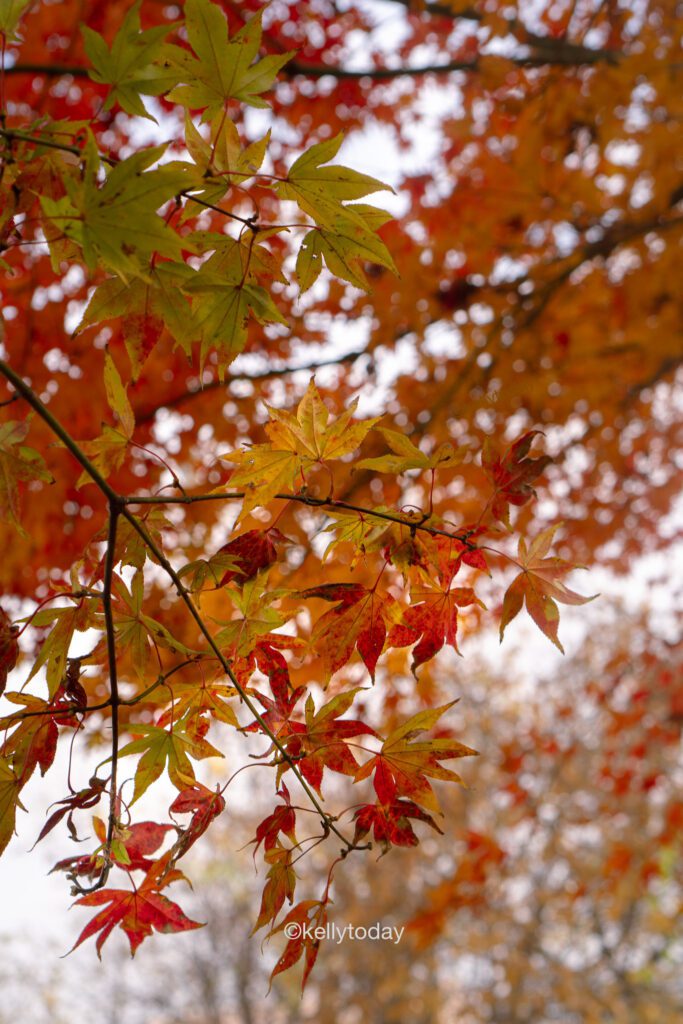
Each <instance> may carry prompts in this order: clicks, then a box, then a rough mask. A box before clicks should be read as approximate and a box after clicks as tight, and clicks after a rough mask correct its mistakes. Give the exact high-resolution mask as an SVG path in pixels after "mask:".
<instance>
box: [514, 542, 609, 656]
mask: <svg viewBox="0 0 683 1024" xmlns="http://www.w3.org/2000/svg"><path fill="white" fill-rule="evenodd" d="M561 525H562V524H561V523H557V524H556V525H555V526H550V527H548V529H547V530H543V532H542V533H539V534H538V536H537V537H536V538H535V539H534V540H533V541H532V542H531V545H530V547H529V548H528V549H527V546H526V542H525V540H524V538H523V537H520V538H519V544H518V549H517V551H518V554H517V559H518V562H519V565H520V567H521V568H522V572H520V573H519V575H518V576H516V577H515V579H514V580H513V581H512V583H511V584H510V586H509V587H508V589H507V590H506V592H505V597H504V599H503V610H502V613H501V619H500V639H501V640H502V639H503V634H504V633H505V628H506V626H507V625H508V624H509V623H510V622H512V620H513V619H514V618H515V616H516V615H518V614H519V612H520V611H521V609H522V605H523V604H524V603H526V609H527V611H528V613H529V615H530V616H531V618H532V619H533V620H534V622H535V623H536V625H537V626H538V628H539V629H540V630H541V632H542V633H545V635H546V636H547V637H548V639H549V640H551V641H552V642H553V643H554V644H555V646H556V647H557V648H559V650H560V651H562V653H563V654H564V647H563V646H562V644H561V643H560V641H559V639H558V636H557V630H558V626H559V624H560V611H559V608H558V607H557V604H556V603H555V602H556V601H560V602H561V603H562V604H574V605H578V604H586V603H587V602H588V601H593V600H594V599H595V598H596V597H597V596H598V595H597V594H593V595H592V596H591V597H583V596H582V595H581V594H576V593H574V591H573V590H569V588H568V587H566V586H565V585H564V583H562V582H561V580H560V579H559V578H558V577H560V576H566V575H567V573H570V572H573V571H574V569H583V568H585V566H581V565H572V564H571V563H570V562H566V561H565V560H564V559H563V558H546V557H545V556H546V555H547V554H548V551H549V550H550V546H551V544H552V541H553V537H554V535H555V532H556V531H557V530H558V529H559V527H560V526H561Z"/></svg>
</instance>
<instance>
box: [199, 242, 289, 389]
mask: <svg viewBox="0 0 683 1024" xmlns="http://www.w3.org/2000/svg"><path fill="white" fill-rule="evenodd" d="M212 258H213V257H212ZM210 262H211V261H210V260H209V261H207V264H205V266H204V267H202V270H201V271H200V273H198V274H197V275H196V277H195V279H194V280H193V281H192V282H191V284H190V285H188V291H191V292H195V293H198V294H197V295H196V298H195V300H194V302H193V304H192V312H193V316H194V322H195V324H196V327H197V330H198V332H199V336H200V338H201V342H202V345H201V356H200V361H201V364H202V366H203V365H204V362H205V360H206V357H207V355H208V353H209V352H210V351H211V349H216V351H217V353H218V372H219V376H220V375H222V374H223V372H224V370H225V368H226V367H227V366H228V365H229V364H230V363H231V362H232V360H233V359H234V358H235V356H237V355H239V353H240V352H241V351H242V350H243V348H244V346H245V345H246V342H247V327H248V324H249V319H250V316H253V317H254V319H255V320H257V321H258V322H259V323H260V324H264V323H280V324H286V323H287V321H286V320H285V318H284V316H283V315H282V313H281V312H280V310H279V309H278V308H277V306H276V305H275V303H274V302H273V299H272V297H271V295H270V293H269V292H267V291H266V289H265V288H263V287H261V285H256V284H247V283H246V282H243V281H238V282H237V283H233V282H230V280H226V279H225V278H224V277H223V276H221V275H219V274H218V273H216V272H214V271H213V270H212V267H211V266H209V263H210Z"/></svg>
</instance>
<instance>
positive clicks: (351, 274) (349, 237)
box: [296, 203, 397, 292]
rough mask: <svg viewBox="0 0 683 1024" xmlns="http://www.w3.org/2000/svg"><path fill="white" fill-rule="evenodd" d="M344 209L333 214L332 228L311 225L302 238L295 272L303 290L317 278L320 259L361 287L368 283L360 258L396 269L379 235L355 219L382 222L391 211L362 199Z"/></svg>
mask: <svg viewBox="0 0 683 1024" xmlns="http://www.w3.org/2000/svg"><path fill="white" fill-rule="evenodd" d="M343 210H344V213H343V214H337V215H336V216H335V217H333V218H332V226H333V230H328V229H326V228H314V229H313V230H312V231H310V232H309V233H308V234H307V235H306V236H305V238H304V240H303V241H302V243H301V248H300V250H299V255H298V256H297V261H296V275H297V278H298V279H299V287H300V288H301V291H302V292H305V291H306V290H307V289H308V288H310V287H311V285H312V284H313V283H314V281H315V280H316V279H317V277H318V274H319V273H320V271H321V270H322V259H324V260H325V264H326V266H327V269H328V270H329V271H330V272H331V273H332V274H334V275H335V276H336V277H341V278H342V279H343V280H344V281H349V282H350V283H351V284H354V285H356V287H357V288H362V289H363V290H364V291H369V290H370V285H369V283H368V279H367V277H366V276H365V273H364V271H363V267H362V263H363V262H366V263H376V264H379V265H380V266H382V267H386V268H387V270H391V271H392V272H393V273H394V274H396V273H397V270H396V266H395V264H394V261H393V260H392V258H391V254H390V253H389V250H388V249H387V247H386V246H385V244H384V242H383V241H382V239H381V238H380V237H379V235H377V234H375V232H374V230H370V228H369V227H364V226H363V225H361V224H359V223H358V219H357V218H358V217H361V218H363V220H366V221H368V223H369V224H376V225H377V226H381V225H382V224H385V223H386V222H387V221H388V220H391V215H390V214H388V213H386V212H385V211H384V210H378V209H376V208H375V207H374V206H368V205H366V204H365V203H355V204H354V205H352V206H345V207H343ZM348 211H351V214H352V215H353V218H354V219H353V220H352V219H350V218H349V216H348V215H347V212H348Z"/></svg>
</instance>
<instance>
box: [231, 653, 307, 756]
mask: <svg viewBox="0 0 683 1024" xmlns="http://www.w3.org/2000/svg"><path fill="white" fill-rule="evenodd" d="M253 654H254V658H255V661H256V664H257V666H258V668H259V669H260V670H261V672H263V673H264V675H266V676H267V677H268V682H269V683H270V688H271V691H272V693H273V697H274V698H275V699H274V700H272V699H271V698H270V697H266V696H265V694H263V693H260V692H259V691H258V690H255V691H254V693H255V696H256V697H257V698H258V700H259V701H260V703H261V704H262V705H263V707H264V708H266V713H265V715H263V716H262V717H263V720H264V722H265V724H266V725H267V727H268V729H270V731H271V733H273V734H274V735H275V736H278V737H279V738H281V737H282V736H287V735H289V734H290V733H291V732H293V731H297V730H298V731H299V732H303V731H304V730H305V728H306V727H305V726H304V725H303V724H302V723H300V722H299V723H296V722H295V723H292V722H290V716H291V714H292V711H293V709H294V706H295V704H296V703H297V701H298V699H299V696H300V694H299V695H297V693H296V692H294V691H293V690H292V684H291V682H290V679H289V669H288V667H287V662H286V661H285V658H284V655H283V654H282V653H281V652H280V651H278V650H276V649H275V648H274V647H272V646H271V645H270V644H263V643H262V644H260V645H259V646H258V647H257V649H256V651H254V652H253ZM260 729H261V726H260V724H259V723H258V722H252V723H251V724H250V725H248V726H247V727H246V729H245V730H244V731H245V732H256V731H258V730H260Z"/></svg>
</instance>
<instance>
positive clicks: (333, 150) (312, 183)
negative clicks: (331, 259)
mask: <svg viewBox="0 0 683 1024" xmlns="http://www.w3.org/2000/svg"><path fill="white" fill-rule="evenodd" d="M343 141H344V136H343V134H341V133H340V134H339V135H337V136H335V138H333V139H327V140H326V141H325V142H319V143H317V144H316V145H314V146H309V148H308V149H307V150H306V151H305V153H302V154H301V156H300V157H298V158H297V159H296V160H295V161H294V163H293V164H292V166H291V167H290V168H289V171H288V172H287V179H286V181H278V182H276V184H275V186H274V187H275V190H276V191H277V193H278V195H279V196H280V198H281V199H292V200H294V202H295V203H297V204H298V205H299V206H300V207H301V209H302V210H303V211H304V213H307V214H308V215H309V217H312V218H313V220H314V221H315V222H316V224H318V225H319V226H320V227H323V228H326V229H327V230H328V231H329V232H330V234H331V235H334V234H335V233H336V230H335V229H336V228H339V226H340V218H342V217H343V218H344V219H345V220H346V221H347V222H351V224H353V225H355V226H356V228H358V229H359V231H360V232H361V234H360V235H359V238H362V239H363V240H364V242H365V243H367V235H366V234H364V233H365V232H367V231H368V222H367V220H366V219H365V216H367V214H365V211H366V210H367V207H365V206H364V205H361V206H360V208H359V210H358V212H356V210H355V209H354V206H353V205H350V206H348V205H347V206H344V205H343V204H344V201H346V200H353V199H362V197H363V196H367V195H369V194H370V193H371V192H383V191H384V192H392V193H393V189H392V188H391V187H390V186H389V185H385V184H384V183H383V182H381V181H378V180H377V178H371V177H370V176H369V175H368V174H361V173H360V172H359V171H354V170H351V168H349V167H342V166H341V165H339V164H335V165H333V166H332V167H323V166H321V165H323V164H328V163H329V162H330V160H333V159H334V157H335V156H336V155H337V153H338V152H339V149H340V147H341V144H342V142H343ZM371 209H373V210H374V208H371ZM364 214H365V215H364ZM345 230H349V229H348V228H346V227H345ZM347 237H348V236H347ZM372 244H373V245H375V246H376V243H372ZM376 248H377V252H376V253H375V254H374V255H373V254H371V255H372V259H373V261H374V262H377V258H376V257H377V255H378V254H382V256H383V259H382V260H381V261H380V262H384V260H386V256H388V253H387V254H386V256H384V252H386V250H384V246H383V244H382V243H381V242H380V243H379V246H376ZM359 255H360V256H361V258H364V257H363V252H362V251H361V252H360V253H359ZM389 260H391V257H389ZM341 262H342V263H343V262H344V261H343V260H342V261H341ZM385 265H386V264H385ZM347 269H348V268H347ZM309 273H310V272H309ZM305 280H306V277H305V275H304V281H305Z"/></svg>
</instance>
